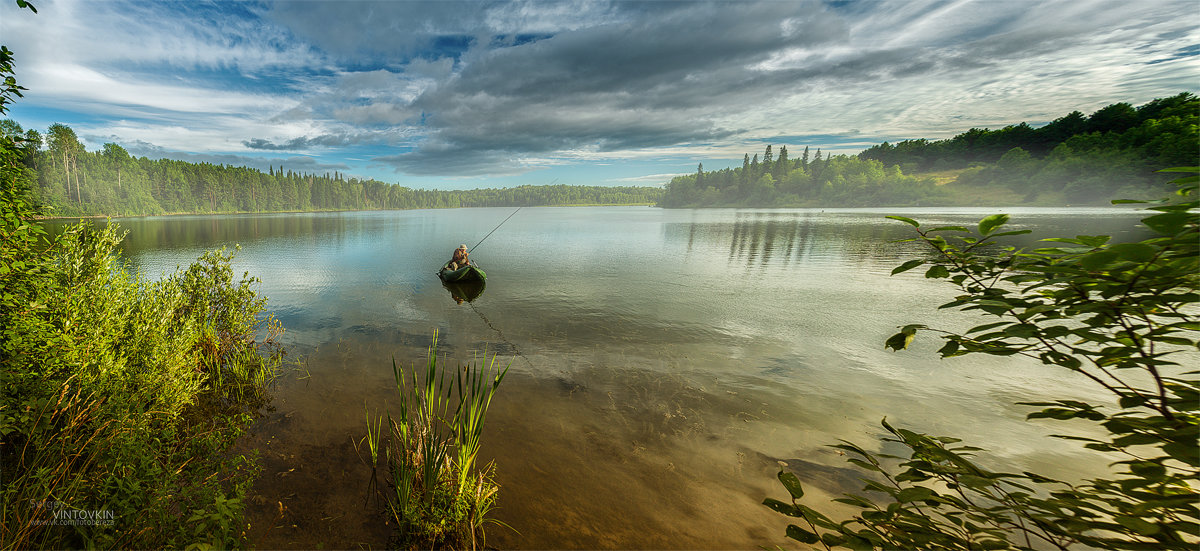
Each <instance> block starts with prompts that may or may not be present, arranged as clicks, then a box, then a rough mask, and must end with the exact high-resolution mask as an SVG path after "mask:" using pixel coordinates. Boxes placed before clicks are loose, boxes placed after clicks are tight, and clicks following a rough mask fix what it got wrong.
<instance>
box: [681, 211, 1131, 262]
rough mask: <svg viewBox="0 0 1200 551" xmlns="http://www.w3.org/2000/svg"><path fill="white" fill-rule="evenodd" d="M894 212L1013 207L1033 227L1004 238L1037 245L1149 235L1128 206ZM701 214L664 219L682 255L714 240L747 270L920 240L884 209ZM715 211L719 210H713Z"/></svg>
mask: <svg viewBox="0 0 1200 551" xmlns="http://www.w3.org/2000/svg"><path fill="white" fill-rule="evenodd" d="M894 210H896V211H902V212H897V214H903V215H911V216H914V217H916V218H918V221H919V222H921V223H922V227H924V228H934V227H938V226H963V227H967V228H974V227H975V225H976V223H977V222H978V221H979V220H980V219H981V218H983V217H984V216H987V215H989V214H994V213H995V212H1011V213H1012V214H1011V216H1012V218H1011V220H1010V222H1009V224H1008V226H1006V229H1008V230H1022V229H1028V230H1032V231H1033V233H1031V234H1027V235H1023V236H1011V237H1005V238H1004V239H1002V243H1003V244H1004V245H1008V246H1014V247H1018V248H1031V247H1038V246H1042V244H1041V243H1039V242H1038V241H1039V240H1040V239H1043V238H1046V237H1061V236H1063V235H1064V234H1065V235H1071V236H1073V235H1079V234H1087V235H1100V234H1103V235H1112V236H1113V242H1118V243H1119V242H1127V241H1135V240H1139V239H1144V238H1146V237H1148V236H1149V232H1147V231H1146V230H1145V229H1144V228H1138V227H1135V225H1134V224H1133V222H1134V220H1136V218H1137V217H1140V216H1142V215H1141V214H1138V213H1137V212H1134V211H1130V210H1115V209H1095V210H1094V211H1092V212H1081V211H1075V212H1067V213H1063V212H1056V211H1052V210H1050V209H1030V208H1025V209H963V212H932V211H929V210H921V211H917V212H910V211H911V209H894ZM705 214H708V215H709V216H705V217H704V218H706V219H694V218H693V219H689V220H686V221H677V222H667V223H665V224H664V236H665V237H666V238H667V239H668V240H670V241H674V242H681V243H684V244H685V246H684V253H685V255H686V256H691V255H694V254H696V255H701V256H711V254H712V251H713V250H714V249H715V248H718V247H725V249H726V250H727V264H728V265H729V266H743V267H745V268H746V269H747V270H752V269H763V268H767V267H777V268H789V267H791V266H792V265H793V264H802V263H806V262H827V261H829V260H830V259H831V258H836V259H839V260H845V261H849V262H852V263H857V264H869V263H873V262H875V261H877V260H878V259H880V258H893V257H895V256H896V255H897V253H901V254H918V253H920V252H922V251H923V248H922V247H921V246H920V245H919V244H917V245H899V244H896V243H895V241H896V240H899V239H905V238H909V237H914V236H915V234H914V232H913V229H912V227H911V226H908V225H906V224H904V223H901V222H898V221H892V220H887V219H886V218H885V216H886V215H887V214H889V212H887V211H875V212H873V211H863V210H854V211H831V212H826V211H824V210H816V209H795V210H786V211H781V210H736V211H713V212H712V213H705ZM712 214H716V216H711V215H712Z"/></svg>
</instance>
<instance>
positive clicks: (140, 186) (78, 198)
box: [0, 120, 662, 216]
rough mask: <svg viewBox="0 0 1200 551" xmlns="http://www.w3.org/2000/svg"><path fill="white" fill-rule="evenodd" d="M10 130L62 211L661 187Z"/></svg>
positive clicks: (599, 197)
mask: <svg viewBox="0 0 1200 551" xmlns="http://www.w3.org/2000/svg"><path fill="white" fill-rule="evenodd" d="M0 130H3V134H4V135H14V136H20V135H30V132H33V135H36V136H37V139H36V140H25V141H24V142H23V145H24V147H23V149H22V155H21V156H20V157H19V159H20V160H21V162H22V163H23V164H24V165H25V167H26V168H28V169H29V170H32V171H33V173H34V175H35V182H36V183H35V185H33V186H32V188H31V190H32V192H33V193H34V194H35V195H36V197H37V199H38V200H39V201H40V202H42V203H44V204H45V205H47V206H48V207H49V208H50V212H49V214H53V215H55V216H94V215H108V216H133V215H152V214H167V213H217V212H220V213H229V212H281V211H312V210H375V209H411V208H459V207H507V206H514V207H515V206H551V205H636V204H642V205H648V204H653V203H654V202H656V201H657V200H658V198H659V196H660V195H661V194H662V190H661V189H660V188H651V187H604V186H566V185H549V186H519V187H515V188H505V189H474V190H466V191H457V190H423V189H411V188H407V187H403V186H400V185H396V184H387V183H384V182H380V181H377V180H363V179H358V178H347V177H345V176H344V175H342V174H339V173H336V172H335V173H333V174H307V173H296V172H292V171H290V170H286V171H285V170H283V168H282V167H280V168H279V169H278V170H276V169H275V167H272V168H271V169H270V170H268V172H267V173H263V172H261V171H259V170H255V169H251V168H246V167H233V166H226V165H214V164H210V163H188V162H183V161H176V160H171V159H148V158H146V157H134V156H132V155H130V154H129V152H128V151H126V150H125V149H124V148H123V147H121V146H119V145H117V144H114V143H107V144H104V146H103V147H102V148H101V149H100V150H99V151H87V150H86V149H85V148H84V146H83V144H82V143H81V142H80V141H79V139H78V137H77V136H76V134H75V132H74V131H73V130H72V129H71V128H70V127H68V126H66V125H63V124H53V125H51V126H50V127H49V128H48V129H47V131H46V135H45V138H46V139H45V149H43V148H42V146H43V144H42V139H41V135H40V134H37V133H36V132H34V131H29V132H26V131H24V130H23V129H22V128H21V126H20V125H19V124H17V123H16V122H15V121H12V120H5V121H0Z"/></svg>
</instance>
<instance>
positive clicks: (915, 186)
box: [659, 145, 943, 207]
mask: <svg viewBox="0 0 1200 551" xmlns="http://www.w3.org/2000/svg"><path fill="white" fill-rule="evenodd" d="M772 150H773V146H771V145H768V146H767V147H766V150H765V151H764V152H763V156H762V158H761V159H760V158H759V156H758V154H757V153H756V154H755V155H754V157H753V158H751V157H750V155H749V154H746V155H745V157H744V158H743V160H742V166H741V167H735V168H724V169H721V170H715V171H709V172H706V171H705V170H704V164H703V163H701V164H700V165H699V166H698V167H697V168H696V173H695V174H689V175H685V176H679V177H676V178H674V179H672V180H671V181H670V182H669V183H668V184H667V186H666V190H665V192H664V193H663V197H662V199H661V200H660V201H659V205H660V206H663V207H717V206H746V207H771V206H826V205H829V206H862V205H921V204H928V203H929V202H930V201H931V200H936V199H938V198H940V197H942V195H943V194H942V193H941V191H940V190H939V189H937V186H935V185H934V184H933V182H932V181H931V180H928V179H921V178H916V177H913V176H909V175H905V174H903V173H902V172H901V170H900V168H899V167H897V166H895V165H892V166H885V165H884V163H882V162H880V161H877V160H872V159H860V158H857V157H851V156H848V155H826V156H824V157H822V155H821V150H820V149H817V151H816V153H815V154H814V155H813V156H812V157H811V158H810V157H809V148H808V147H805V148H804V151H803V153H801V155H800V157H798V158H795V159H793V158H791V157H789V154H788V150H787V146H786V145H784V146H782V147H780V149H779V155H778V156H777V157H776V156H775V155H774V153H773V151H772Z"/></svg>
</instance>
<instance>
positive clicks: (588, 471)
mask: <svg viewBox="0 0 1200 551" xmlns="http://www.w3.org/2000/svg"><path fill="white" fill-rule="evenodd" d="M1000 211H1002V212H1008V213H1010V214H1011V215H1012V216H1013V222H1012V224H1010V226H1011V228H1012V229H1024V228H1028V229H1033V230H1034V231H1035V233H1034V236H1037V237H1049V236H1073V235H1076V234H1101V233H1104V234H1115V235H1117V236H1118V238H1119V239H1122V240H1130V239H1138V238H1141V237H1142V236H1141V234H1140V233H1138V231H1137V230H1135V229H1134V228H1135V225H1136V223H1137V220H1138V218H1139V217H1140V216H1143V215H1141V214H1139V213H1137V212H1133V211H1130V210H1118V209H1112V208H1109V209H1074V210H1067V211H1062V210H1058V211H1056V210H1052V209H1002V210H1000V209H937V210H933V209H911V208H910V209H905V208H889V209H824V210H821V209H712V210H664V209H658V208H650V207H577V208H525V209H521V210H520V212H518V213H517V214H516V215H515V216H513V217H512V219H511V220H509V221H508V222H507V223H505V224H504V225H503V226H502V227H500V229H499V230H497V231H496V232H495V233H494V234H492V235H491V236H490V237H488V238H487V239H486V240H485V241H484V242H483V244H482V245H481V246H480V247H479V248H478V249H476V250H475V251H473V252H472V254H471V258H472V259H473V260H475V261H476V262H478V263H479V265H480V266H482V267H483V268H484V269H485V270H486V271H487V274H488V276H489V277H488V280H487V285H486V288H484V290H483V292H482V294H480V295H479V296H478V297H477V298H475V299H474V300H473V301H465V300H461V301H460V299H462V298H463V297H461V296H459V297H457V298H456V296H455V294H454V293H453V292H452V290H450V289H447V288H446V287H444V286H443V285H442V284H441V282H440V281H439V280H438V278H437V277H436V275H435V272H436V270H437V269H438V268H439V267H440V266H441V264H442V263H444V262H445V261H446V260H447V259H448V258H449V256H450V253H451V251H452V250H453V249H454V248H455V247H457V246H458V245H459V244H460V243H465V244H467V245H468V246H471V245H474V244H475V243H476V242H477V241H478V240H480V239H481V238H483V236H484V235H486V234H487V233H488V232H489V231H491V230H492V229H493V228H494V227H495V226H496V225H497V224H499V223H500V222H501V221H502V220H504V218H505V217H507V216H508V215H509V214H511V213H512V212H513V211H512V209H458V210H420V211H384V212H351V213H312V214H272V215H237V216H180V217H155V218H136V219H124V220H119V221H118V222H119V223H120V224H121V225H122V226H123V227H124V228H126V229H128V230H129V231H130V234H129V236H128V238H127V239H126V241H125V243H124V251H125V254H126V256H127V258H128V259H129V260H130V262H131V267H133V268H134V269H137V270H140V271H141V272H142V273H143V274H145V275H147V276H149V277H158V276H159V275H161V274H162V273H164V272H169V271H173V270H174V269H175V267H176V266H187V265H188V264H190V263H191V261H192V260H194V259H195V258H196V257H197V256H199V255H200V254H201V253H202V252H203V251H205V250H207V249H212V248H217V247H222V246H228V247H233V246H234V245H236V244H240V245H241V251H240V252H239V253H238V255H237V258H236V259H235V262H234V264H235V268H236V269H237V270H238V271H239V272H240V271H241V270H247V271H249V272H250V273H251V274H252V275H254V276H257V277H259V278H261V280H262V283H261V285H260V290H261V292H262V293H263V294H264V295H265V296H267V297H268V299H269V303H268V309H269V310H270V311H271V312H273V313H274V314H275V315H276V316H277V317H278V318H279V319H280V320H281V321H282V323H283V325H284V327H285V328H286V329H287V333H286V335H285V339H284V342H285V343H286V344H287V346H288V350H289V357H290V358H291V359H292V360H296V361H298V362H299V363H298V366H297V367H296V368H295V369H291V370H289V371H288V373H287V374H286V375H285V376H283V377H282V378H281V379H280V380H279V381H278V383H277V384H276V386H275V388H274V390H273V395H274V399H273V402H272V406H271V409H270V410H269V411H268V412H266V413H265V415H264V416H263V417H262V418H261V420H260V422H259V423H258V424H257V425H256V427H255V428H254V430H253V431H252V433H251V434H250V435H249V436H248V437H247V438H246V439H245V441H243V442H242V443H241V444H240V449H243V450H252V449H257V450H259V453H260V456H261V458H262V462H263V465H264V469H263V472H262V474H261V477H260V479H259V481H258V483H257V485H256V486H255V489H254V492H253V494H254V495H253V497H252V498H251V503H250V505H249V508H248V512H249V516H250V522H251V530H250V532H249V536H250V541H251V544H252V545H254V546H256V547H259V548H289V547H291V548H326V549H330V548H357V547H360V546H371V547H376V548H378V547H384V546H386V545H387V543H388V536H389V534H390V526H387V525H385V524H384V518H383V516H382V515H381V514H379V512H378V510H379V509H378V504H377V502H376V501H375V500H374V499H372V498H371V497H370V496H369V494H368V491H367V487H368V482H369V480H370V468H369V467H367V466H366V464H365V463H364V462H363V461H362V460H360V459H359V458H358V456H357V455H356V452H355V450H354V447H353V445H352V444H353V442H355V441H358V440H359V439H361V438H362V437H363V436H364V435H365V433H366V431H365V419H364V411H365V410H369V411H371V412H372V413H380V412H382V411H384V409H385V408H386V407H388V405H389V404H394V402H395V396H396V389H395V384H394V379H393V374H392V360H393V359H395V361H396V362H398V363H400V364H403V365H413V364H416V363H419V362H420V361H422V360H423V359H424V357H425V354H426V350H427V348H428V347H429V346H430V344H431V343H432V342H433V339H434V335H435V334H436V335H437V342H438V352H439V354H442V355H444V356H446V357H447V360H448V361H450V362H452V363H453V362H467V361H471V360H472V359H473V358H477V357H478V358H482V357H484V355H485V354H486V355H487V356H491V355H493V354H495V355H498V357H499V361H501V362H502V363H508V362H511V365H512V368H511V372H510V374H509V376H508V378H507V379H505V381H504V383H503V384H502V385H501V387H500V389H499V393H498V394H497V396H496V399H495V401H494V402H493V405H492V409H491V411H490V413H489V416H488V420H487V426H486V430H485V433H484V442H483V452H482V454H483V456H484V457H483V459H484V460H485V461H495V464H496V480H497V482H498V483H499V484H500V486H501V490H500V501H499V507H500V508H499V510H498V511H497V512H496V517H497V518H499V519H500V520H502V521H504V522H505V523H507V524H508V525H510V526H511V527H512V528H513V529H514V530H515V531H514V530H509V529H506V528H503V527H493V528H492V529H491V530H490V531H489V538H488V544H489V545H493V546H496V547H500V548H535V549H543V548H556V549H559V548H632V549H641V548H644V549H669V548H688V549H730V548H755V547H757V546H767V547H773V546H775V545H777V544H785V538H784V528H785V527H786V525H787V524H788V521H787V519H786V518H785V517H783V516H781V515H778V514H776V513H773V512H771V511H769V510H768V509H766V507H764V506H762V505H761V502H762V500H763V498H765V497H768V496H769V497H775V498H780V499H782V498H784V497H785V496H786V491H784V490H783V488H782V487H781V486H780V485H779V484H778V482H777V481H776V479H775V474H776V472H777V471H778V470H779V464H778V462H779V461H784V462H786V463H787V464H788V468H789V469H791V470H794V471H795V472H797V474H798V475H799V476H800V478H801V480H802V481H804V482H805V484H806V486H807V488H808V490H809V495H808V496H806V498H805V499H806V500H807V501H806V503H807V504H809V505H815V506H817V507H818V508H820V509H825V510H830V509H832V508H831V507H829V506H827V505H826V502H827V500H828V498H830V497H831V496H833V497H836V495H837V494H840V493H841V492H844V491H853V490H858V489H859V488H860V487H861V483H860V482H858V480H857V477H858V474H857V472H856V471H855V470H853V469H849V468H847V467H849V465H848V464H847V463H846V462H845V457H843V456H841V455H840V454H839V453H838V452H837V451H836V450H834V449H831V448H829V447H827V446H828V445H829V444H836V443H838V442H839V440H841V439H845V440H849V441H853V442H855V443H857V444H859V445H861V446H862V447H864V448H866V449H868V450H874V451H878V450H880V449H882V448H881V445H880V443H879V440H878V438H879V437H880V436H881V434H882V433H883V432H884V431H883V429H882V427H881V426H880V420H881V419H883V418H884V417H885V416H886V417H887V419H888V422H889V423H891V424H893V425H896V426H903V427H906V428H910V429H913V430H918V431H921V432H927V433H932V434H939V435H954V436H958V437H961V438H964V439H965V440H966V442H967V443H969V444H972V445H977V446H980V447H984V448H987V449H988V452H986V453H984V454H982V455H983V457H984V460H985V461H986V462H987V464H989V465H991V466H993V467H994V468H997V469H1016V470H1033V471H1038V472H1041V473H1043V474H1047V475H1051V476H1058V477H1062V478H1066V479H1072V480H1074V479H1078V478H1081V477H1084V476H1087V475H1089V474H1095V473H1098V472H1100V471H1101V470H1103V468H1104V461H1103V460H1102V459H1099V458H1097V457H1096V456H1095V455H1093V454H1091V453H1090V452H1087V451H1085V450H1082V449H1081V448H1079V447H1078V446H1077V445H1074V444H1071V443H1068V442H1063V441H1057V440H1053V439H1049V438H1046V435H1048V434H1051V433H1054V432H1062V431H1063V430H1064V427H1063V426H1062V424H1061V423H1056V422H1047V423H1028V422H1025V421H1024V417H1025V414H1026V413H1028V412H1029V408H1027V407H1023V406H1016V405H1014V402H1018V401H1023V400H1025V401H1028V400H1039V399H1049V398H1054V399H1058V398H1066V397H1075V398H1082V399H1088V400H1099V401H1107V400H1108V398H1107V396H1106V395H1105V394H1104V393H1103V392H1100V391H1098V390H1097V389H1095V388H1093V386H1092V385H1091V384H1090V382H1089V381H1087V380H1086V379H1084V378H1082V377H1077V376H1073V375H1072V374H1070V373H1067V372H1064V370H1061V369H1055V368H1051V367H1046V366H1042V365H1040V364H1038V363H1037V362H1032V361H1027V360H1023V359H1020V358H994V357H970V356H969V357H963V358H955V359H951V360H945V361H942V360H939V359H938V357H937V354H936V352H935V351H936V350H937V349H938V348H939V347H940V346H941V342H940V339H938V338H936V336H934V335H932V334H922V335H921V336H919V338H918V340H917V341H916V342H915V343H914V345H913V346H912V348H911V349H910V350H908V351H904V352H900V353H896V352H890V351H885V350H884V346H883V343H884V340H885V339H886V338H887V337H888V336H890V335H892V334H893V333H895V332H896V329H897V326H900V325H904V324H908V323H926V324H929V325H931V326H935V327H945V328H956V329H958V330H964V329H965V328H967V327H970V326H972V325H976V324H978V323H983V322H982V321H979V320H980V318H979V317H978V315H977V314H971V313H962V312H954V311H938V310H937V309H936V307H937V305H939V304H941V303H943V302H946V301H948V300H949V298H950V297H951V296H952V295H953V294H954V289H953V288H952V287H950V286H949V284H948V283H945V282H944V281H936V280H926V279H924V277H923V275H922V274H923V270H914V271H912V272H908V273H904V274H900V275H896V276H891V275H889V274H890V272H891V270H892V268H894V267H895V266H897V265H898V264H900V263H901V262H903V261H904V260H906V259H908V258H912V257H914V256H915V255H918V254H922V253H923V251H922V250H921V249H920V248H919V246H918V245H917V244H914V243H895V242H893V241H894V240H896V239H899V238H903V237H909V236H911V233H910V231H909V230H911V228H910V227H909V226H907V225H905V224H902V223H899V222H895V221H892V220H886V219H884V216H885V215H886V214H901V215H904V216H909V217H913V218H917V219H918V220H921V221H922V222H923V223H926V224H973V223H974V222H977V221H978V220H979V219H980V218H982V217H984V216H986V215H988V214H991V213H993V212H1000ZM1033 242H1034V238H1032V237H1029V238H1025V239H1024V240H1023V241H1021V243H1022V244H1031V243H1033ZM833 510H836V509H833Z"/></svg>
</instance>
